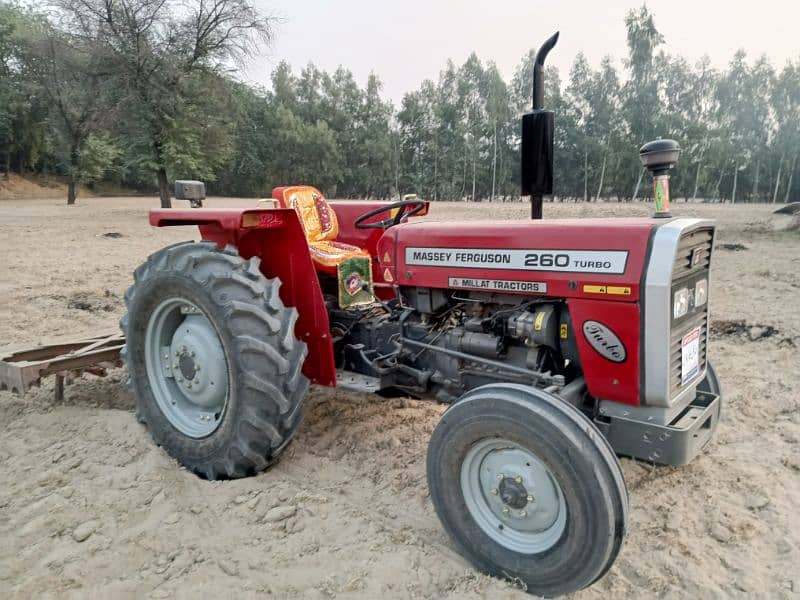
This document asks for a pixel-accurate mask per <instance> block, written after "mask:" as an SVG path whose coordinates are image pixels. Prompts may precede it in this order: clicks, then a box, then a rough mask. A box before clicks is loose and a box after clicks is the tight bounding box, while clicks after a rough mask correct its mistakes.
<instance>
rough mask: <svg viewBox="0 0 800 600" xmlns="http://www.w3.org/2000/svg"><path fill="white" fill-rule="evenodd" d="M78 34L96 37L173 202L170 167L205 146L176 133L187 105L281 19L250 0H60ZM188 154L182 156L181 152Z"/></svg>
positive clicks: (187, 116)
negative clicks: (205, 83)
mask: <svg viewBox="0 0 800 600" xmlns="http://www.w3.org/2000/svg"><path fill="white" fill-rule="evenodd" d="M53 1H54V3H55V5H56V7H57V8H58V10H59V14H60V17H61V18H62V20H63V23H62V27H64V26H65V27H69V30H70V31H73V32H75V35H78V36H82V37H83V38H84V40H85V41H86V43H88V44H91V45H92V46H93V48H94V49H95V51H96V52H97V54H98V56H99V57H100V58H101V60H102V62H103V64H104V65H105V66H106V71H107V72H108V73H109V74H110V76H111V77H112V78H113V79H114V80H115V82H116V84H117V86H118V90H119V97H118V104H119V105H120V106H122V107H124V114H126V115H128V116H129V117H130V123H131V124H132V125H131V126H132V127H136V128H138V129H139V130H140V131H139V133H140V137H141V138H142V139H143V140H144V142H145V145H146V146H149V148H147V150H148V151H149V155H150V161H149V163H148V164H150V165H151V166H152V168H153V169H154V171H155V174H156V178H157V180H158V188H159V195H160V197H161V205H162V206H163V207H169V206H170V190H169V180H168V176H167V169H168V166H169V165H170V163H176V162H177V163H189V164H192V163H194V162H195V161H192V160H191V159H192V158H195V155H198V154H202V149H199V148H198V147H197V146H196V145H195V146H194V147H192V145H187V146H181V145H180V144H176V143H174V142H173V139H172V138H173V136H175V135H176V134H179V132H180V131H181V130H183V131H185V130H186V129H187V128H196V129H201V128H202V127H203V123H201V122H192V120H193V118H195V117H196V116H197V113H196V111H192V110H187V106H190V105H191V104H192V102H193V101H194V100H195V98H196V95H197V93H198V87H200V88H202V85H198V81H199V80H202V78H203V77H204V76H209V75H220V74H221V73H223V72H224V71H225V70H226V68H228V67H229V66H230V65H231V64H240V63H242V62H243V61H244V60H246V59H247V58H249V57H252V56H253V55H254V54H255V53H256V52H257V51H258V49H259V45H260V44H267V43H269V42H270V40H271V38H272V26H273V22H274V19H273V18H272V17H270V16H263V15H261V14H259V12H258V11H257V9H256V8H255V6H254V4H253V3H252V2H250V1H249V0H194V1H191V2H182V1H178V0H53ZM182 158H183V159H184V160H181V159H182Z"/></svg>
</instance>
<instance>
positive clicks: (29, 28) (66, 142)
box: [0, 0, 800, 202]
mask: <svg viewBox="0 0 800 600" xmlns="http://www.w3.org/2000/svg"><path fill="white" fill-rule="evenodd" d="M52 1H53V2H54V4H55V6H56V8H57V9H59V10H56V11H54V12H51V13H49V14H48V16H47V17H45V16H43V15H41V14H37V13H36V12H35V11H31V10H27V9H23V8H20V7H19V6H17V5H16V4H9V3H8V2H3V1H2V0H0V159H2V160H3V161H6V162H8V163H10V164H11V167H12V168H15V169H17V170H39V171H53V172H57V173H62V174H66V175H70V176H72V177H73V178H74V179H76V180H78V181H83V182H91V181H97V180H99V179H103V178H105V179H113V180H115V181H116V182H117V183H120V184H123V185H127V186H130V187H134V188H138V189H144V190H153V189H154V187H155V185H156V184H157V182H158V184H160V185H161V192H162V195H163V194H164V193H165V189H166V185H167V182H168V181H169V180H170V179H172V178H178V177H182V178H197V179H202V180H205V181H206V182H208V187H209V191H210V192H212V193H215V194H221V195H236V196H259V197H263V196H267V195H269V193H270V190H271V188H272V187H274V186H277V185H286V184H292V183H308V184H312V185H316V186H317V187H319V188H321V189H322V190H323V191H324V192H325V193H326V194H327V195H329V196H331V197H334V196H337V197H376V198H388V197H398V196H400V195H401V194H404V193H412V192H413V193H417V194H419V195H420V196H422V197H426V198H430V199H433V200H439V199H447V200H457V199H460V200H474V201H479V200H482V199H489V198H500V199H509V200H512V199H517V198H518V193H519V183H518V182H519V177H520V165H519V123H520V120H519V119H520V115H521V114H522V113H523V112H525V111H527V110H529V109H530V104H531V92H532V84H533V82H532V72H533V60H534V56H535V50H531V51H530V52H528V53H527V54H526V55H525V56H524V57H523V58H522V60H521V61H520V63H519V65H518V67H517V69H516V70H515V72H514V75H513V77H512V79H511V80H510V81H508V82H506V81H505V80H504V79H503V77H502V76H501V74H500V72H499V70H498V69H497V67H496V66H495V65H494V64H493V63H491V62H484V61H481V60H480V59H479V57H478V56H477V55H475V54H472V55H470V56H469V57H468V58H467V60H466V61H465V62H464V63H463V64H461V65H457V64H455V63H453V62H452V61H448V62H447V63H446V64H445V65H444V67H443V69H442V70H441V71H440V73H439V75H438V77H437V78H435V79H434V80H426V81H423V82H422V84H421V85H420V86H419V88H418V89H416V90H413V91H410V92H409V93H407V94H405V96H404V97H403V98H402V101H401V102H400V105H399V106H398V107H395V106H393V105H392V104H391V103H390V102H389V101H387V100H386V99H385V98H383V97H382V95H381V81H380V79H379V77H378V76H377V75H376V74H371V75H370V76H369V78H368V79H367V80H366V82H358V81H356V79H355V78H354V76H353V74H352V73H351V72H350V71H348V70H347V69H346V68H344V67H339V68H338V69H336V70H335V71H333V72H325V71H323V70H320V69H318V68H317V67H316V66H314V65H313V64H309V65H307V66H306V67H305V68H303V69H302V70H300V72H299V73H297V72H293V71H292V69H291V68H290V67H289V65H288V64H286V63H283V62H282V63H279V64H278V65H277V66H276V68H275V70H274V71H273V73H272V82H271V83H272V85H271V89H269V90H265V89H261V88H258V87H254V86H251V85H249V84H245V83H241V82H237V81H235V80H233V79H232V78H231V76H230V72H229V70H228V69H229V67H230V65H231V63H232V62H233V63H236V62H237V61H241V60H243V59H244V58H247V57H248V56H250V55H251V54H252V52H253V50H254V49H255V42H257V41H260V42H268V41H269V37H270V33H271V30H270V22H269V20H268V19H263V18H261V17H260V16H259V15H258V13H257V12H256V11H255V9H254V8H253V5H252V4H251V2H249V1H248V0H218V1H217V2H215V3H212V4H209V3H201V2H188V3H185V2H183V0H163V1H162V0H159V1H158V2H153V1H152V0H116V1H115V2H113V3H110V4H108V5H107V4H106V3H105V1H104V0H82V1H81V2H77V3H76V2H73V1H72V0H52ZM210 6H214V7H216V8H215V9H214V11H210V12H209V7H210ZM104 7H110V12H108V11H105V9H104ZM101 9H103V10H101ZM133 9H136V12H135V14H136V15H137V18H136V19H132V20H131V19H127V18H126V15H130V14H133V13H132V12H131V11H132V10H133ZM126 11H127V12H126ZM215 11H216V12H215ZM220 16H221V17H222V19H221V21H220ZM225 23H231V24H235V27H234V28H233V29H230V30H229V29H226V28H224V27H221V24H225ZM625 27H626V42H627V48H628V51H627V54H626V56H625V57H622V58H623V61H622V68H621V69H618V68H617V67H616V63H615V62H614V60H612V58H610V57H605V58H603V60H602V61H601V62H600V63H599V64H598V65H592V64H590V63H589V61H588V60H587V59H586V58H585V56H583V55H582V54H578V56H577V57H576V58H575V60H574V62H573V65H572V68H571V69H570V71H569V73H566V74H564V75H565V79H564V80H563V82H562V79H561V76H560V74H559V73H558V71H557V70H556V69H555V68H554V67H552V66H548V67H547V68H546V70H545V106H546V107H547V108H548V109H550V110H553V111H555V113H556V138H555V144H556V148H555V192H556V196H557V197H558V198H561V199H564V198H578V199H587V200H590V201H591V200H595V199H597V198H598V197H601V198H605V199H609V198H611V199H618V200H620V201H623V200H628V199H630V198H632V197H636V198H639V199H641V198H644V197H647V196H648V195H649V194H650V191H649V190H650V186H649V183H648V181H649V178H648V177H643V170H642V167H641V165H640V162H639V159H638V148H639V147H640V146H641V145H642V144H643V143H645V142H647V141H649V140H651V139H654V138H656V137H658V136H661V137H671V138H674V139H676V140H677V141H678V142H679V143H680V144H681V147H682V148H683V154H682V157H681V160H680V162H679V164H678V167H677V168H676V169H675V170H674V171H673V181H672V191H673V197H674V198H697V199H709V200H719V199H727V200H735V201H736V202H741V201H788V200H796V199H798V196H800V177H797V176H795V175H796V171H797V169H798V167H800V165H798V162H799V161H798V154H799V153H800V60H798V61H796V62H790V63H787V64H786V65H785V66H783V67H782V68H780V69H776V68H775V67H773V66H772V65H771V64H770V63H769V62H768V61H767V60H766V59H765V58H763V57H762V58H757V59H755V60H752V59H750V58H748V56H747V55H746V54H745V53H744V51H739V52H737V53H736V54H735V55H734V56H733V58H732V60H731V62H730V64H729V65H728V66H727V67H726V68H724V69H722V70H717V69H713V68H711V66H710V64H709V61H708V59H707V58H705V59H703V60H701V61H699V62H698V63H696V64H690V63H689V62H687V60H686V59H684V58H683V57H681V56H676V55H672V54H668V53H667V52H665V50H664V42H665V40H664V37H663V36H662V34H661V33H660V32H659V30H658V28H657V26H656V20H655V18H654V15H653V13H652V12H650V10H649V9H648V8H647V7H646V6H643V7H641V8H639V9H635V10H631V11H629V13H628V14H627V15H626V17H625ZM226 31H228V32H231V31H233V32H236V33H234V34H232V35H233V37H227V36H226ZM48 40H49V42H50V44H51V45H50V46H49V48H50V49H51V51H50V52H49V53H48V46H47V44H46V43H44V42H47V41H48ZM54 41H55V44H56V45H55V46H53V45H52V44H53V42H54ZM54 47H55V48H57V49H58V50H59V51H58V52H56V53H54V52H52V48H54ZM4 166H5V164H3V163H0V168H2V167H4Z"/></svg>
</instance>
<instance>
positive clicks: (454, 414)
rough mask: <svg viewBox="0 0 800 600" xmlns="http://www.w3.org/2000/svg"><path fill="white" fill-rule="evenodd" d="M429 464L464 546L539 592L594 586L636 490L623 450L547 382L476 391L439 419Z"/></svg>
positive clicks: (475, 558)
mask: <svg viewBox="0 0 800 600" xmlns="http://www.w3.org/2000/svg"><path fill="white" fill-rule="evenodd" d="M427 469H428V486H429V490H430V495H431V499H432V501H433V505H434V507H435V509H436V512H437V514H438V516H439V518H440V520H441V521H442V524H443V526H444V528H445V530H446V531H447V532H448V534H449V535H450V536H451V538H452V539H453V540H454V542H455V543H456V545H457V546H458V548H459V549H460V551H461V552H462V554H463V555H464V556H465V557H466V558H468V559H469V560H470V561H471V562H472V563H473V564H474V565H475V566H477V567H478V568H479V569H480V570H482V571H484V572H486V573H488V574H490V575H494V576H497V577H503V578H506V579H510V580H513V581H516V582H518V583H521V584H522V585H524V587H525V588H526V589H527V591H529V592H531V593H534V594H538V595H542V596H548V597H552V596H558V595H561V594H567V593H570V592H574V591H576V590H579V589H582V588H584V587H586V586H588V585H591V584H592V583H593V582H595V581H596V580H598V579H599V578H600V577H602V576H603V574H605V572H606V571H607V570H608V569H609V568H610V567H611V565H612V563H613V562H614V560H615V558H616V556H617V554H618V553H619V550H620V547H621V546H622V541H623V538H624V535H625V529H626V523H627V514H628V495H627V490H626V488H625V483H624V480H623V477H622V470H621V468H620V465H619V462H618V461H617V459H616V456H615V455H614V453H613V451H612V449H611V447H610V446H609V444H608V443H607V442H606V440H605V438H603V436H602V435H601V434H600V432H599V431H598V430H597V429H596V428H595V426H594V425H593V424H592V423H591V422H590V421H589V420H588V419H587V418H586V417H585V416H584V415H583V414H581V413H580V412H579V411H578V410H576V409H575V408H574V407H572V406H570V405H568V404H566V403H564V402H563V401H561V400H559V399H558V398H556V397H554V396H552V395H551V394H547V393H545V392H542V391H541V390H537V389H535V388H531V387H527V386H522V385H516V384H492V385H486V386H483V387H480V388H477V389H475V390H472V391H470V392H468V393H467V394H466V395H465V396H463V397H462V398H461V399H459V400H458V401H457V402H456V403H455V404H453V405H452V407H451V408H450V409H449V410H447V412H445V414H444V415H443V416H442V419H441V421H440V423H439V424H438V425H437V427H436V429H435V431H434V433H433V436H432V438H431V441H430V446H429V448H428V460H427Z"/></svg>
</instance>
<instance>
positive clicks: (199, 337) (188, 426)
mask: <svg viewBox="0 0 800 600" xmlns="http://www.w3.org/2000/svg"><path fill="white" fill-rule="evenodd" d="M145 339H146V341H145V344H146V347H147V353H146V360H147V375H148V379H149V380H150V385H151V389H152V391H153V395H154V397H155V399H156V402H157V403H158V406H159V408H160V409H161V411H162V412H163V413H164V416H165V417H167V419H168V420H169V422H170V423H171V424H172V425H173V427H175V428H176V429H177V430H178V431H180V432H181V433H183V434H184V435H187V436H189V437H192V438H201V437H205V436H207V435H210V434H211V433H213V432H214V431H215V430H216V428H217V426H218V425H219V423H220V420H221V418H222V414H223V413H224V410H225V406H226V405H227V401H228V365H227V361H226V360H225V352H224V350H223V347H222V342H221V341H220V338H219V336H218V334H217V331H216V329H215V328H214V326H213V325H212V323H211V321H210V320H209V319H208V317H206V316H205V315H204V314H203V313H202V312H201V311H200V310H199V309H198V308H197V307H196V306H194V305H193V304H191V303H189V302H188V301H186V300H183V299H179V298H171V299H169V300H165V301H164V302H162V303H161V304H160V305H159V306H157V307H156V309H155V310H154V311H153V313H152V315H151V317H150V321H149V322H148V325H147V332H146V334H145Z"/></svg>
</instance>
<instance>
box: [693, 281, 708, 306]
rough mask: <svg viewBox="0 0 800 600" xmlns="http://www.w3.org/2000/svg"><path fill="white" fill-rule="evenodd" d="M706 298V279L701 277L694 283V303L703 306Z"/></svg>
mask: <svg viewBox="0 0 800 600" xmlns="http://www.w3.org/2000/svg"><path fill="white" fill-rule="evenodd" d="M706 300H708V279H701V280H700V281H698V282H697V283H696V284H694V305H695V306H703V304H705V303H706Z"/></svg>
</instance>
